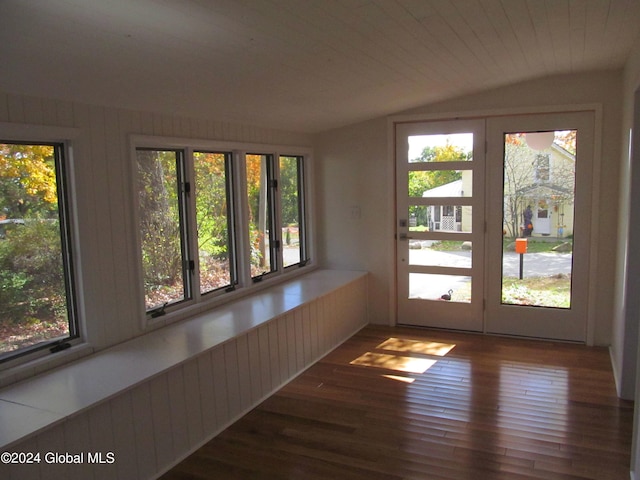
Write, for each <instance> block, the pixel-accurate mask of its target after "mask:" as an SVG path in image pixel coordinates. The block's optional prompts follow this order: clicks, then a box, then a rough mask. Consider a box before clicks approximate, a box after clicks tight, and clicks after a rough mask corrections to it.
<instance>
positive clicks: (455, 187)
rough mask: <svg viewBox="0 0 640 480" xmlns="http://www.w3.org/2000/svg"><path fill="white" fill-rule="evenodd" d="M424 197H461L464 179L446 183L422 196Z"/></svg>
mask: <svg viewBox="0 0 640 480" xmlns="http://www.w3.org/2000/svg"><path fill="white" fill-rule="evenodd" d="M422 196H423V197H461V196H462V179H460V180H454V181H453V182H450V183H445V184H444V185H440V186H439V187H435V188H432V189H430V190H427V191H425V192H424V193H423V194H422Z"/></svg>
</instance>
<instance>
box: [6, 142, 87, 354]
mask: <svg viewBox="0 0 640 480" xmlns="http://www.w3.org/2000/svg"><path fill="white" fill-rule="evenodd" d="M60 154H61V148H60V146H56V145H35V144H0V359H2V358H8V357H9V356H10V355H8V354H10V353H11V352H15V351H17V350H20V349H23V348H27V347H32V346H35V345H38V344H40V343H43V342H49V341H52V340H55V339H64V338H68V337H70V336H74V335H73V332H72V330H74V329H75V327H74V326H73V322H74V320H73V318H72V317H73V309H72V303H71V300H72V299H71V298H67V292H69V293H70V292H71V285H70V282H69V276H68V272H69V269H65V266H66V261H65V255H66V248H67V247H64V245H66V243H63V242H64V241H65V240H66V238H65V237H64V236H63V235H64V234H65V229H64V228H62V227H61V224H62V221H63V216H62V214H61V212H62V210H61V207H62V206H61V205H59V187H60V185H61V183H60V182H61V181H62V179H60V178H59V171H60V170H59V167H60V165H59V162H60V161H61V158H59V155H60ZM56 157H58V158H56ZM67 285H69V290H67Z"/></svg>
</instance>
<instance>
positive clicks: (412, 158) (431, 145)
mask: <svg viewBox="0 0 640 480" xmlns="http://www.w3.org/2000/svg"><path fill="white" fill-rule="evenodd" d="M408 140H409V152H408V158H409V163H422V162H460V161H471V160H473V133H452V134H449V135H412V136H410V137H409V139H408Z"/></svg>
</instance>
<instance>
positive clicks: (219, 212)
mask: <svg viewBox="0 0 640 480" xmlns="http://www.w3.org/2000/svg"><path fill="white" fill-rule="evenodd" d="M193 161H194V170H195V187H196V188H195V190H196V224H197V234H198V256H199V269H200V293H202V294H204V293H207V292H211V291H213V290H217V289H219V288H224V287H228V286H230V285H231V284H232V283H234V281H235V271H234V268H233V267H232V263H231V262H232V260H233V258H232V252H233V245H232V241H231V238H230V233H231V232H230V212H231V210H230V205H229V203H230V202H229V200H230V198H231V197H230V191H229V189H230V185H231V183H230V181H229V178H228V171H229V168H228V165H229V161H230V155H229V154H228V153H213V152H194V154H193Z"/></svg>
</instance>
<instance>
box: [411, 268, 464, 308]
mask: <svg viewBox="0 0 640 480" xmlns="http://www.w3.org/2000/svg"><path fill="white" fill-rule="evenodd" d="M409 298H416V299H421V300H437V301H444V302H447V301H450V302H457V303H471V277H468V276H463V275H441V274H431V273H410V274H409Z"/></svg>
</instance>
